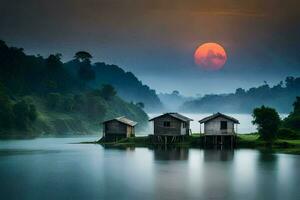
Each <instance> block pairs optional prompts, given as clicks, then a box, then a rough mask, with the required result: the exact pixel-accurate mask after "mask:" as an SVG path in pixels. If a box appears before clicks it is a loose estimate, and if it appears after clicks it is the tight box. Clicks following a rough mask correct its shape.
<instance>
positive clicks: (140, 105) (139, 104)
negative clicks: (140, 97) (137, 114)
mask: <svg viewBox="0 0 300 200" xmlns="http://www.w3.org/2000/svg"><path fill="white" fill-rule="evenodd" d="M135 105H137V106H138V107H140V108H142V109H144V108H145V104H144V103H143V102H138V103H136V104H135Z"/></svg>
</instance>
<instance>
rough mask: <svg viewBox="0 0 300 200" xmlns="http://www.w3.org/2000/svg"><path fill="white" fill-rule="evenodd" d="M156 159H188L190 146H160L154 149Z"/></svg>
mask: <svg viewBox="0 0 300 200" xmlns="http://www.w3.org/2000/svg"><path fill="white" fill-rule="evenodd" d="M153 151H154V159H155V160H187V159H188V157H189V149H188V148H179V147H168V146H159V147H156V148H154V149H153Z"/></svg>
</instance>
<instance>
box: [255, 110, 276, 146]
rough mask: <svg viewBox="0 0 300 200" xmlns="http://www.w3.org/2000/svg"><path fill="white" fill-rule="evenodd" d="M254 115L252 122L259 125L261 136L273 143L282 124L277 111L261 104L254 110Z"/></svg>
mask: <svg viewBox="0 0 300 200" xmlns="http://www.w3.org/2000/svg"><path fill="white" fill-rule="evenodd" d="M252 116H253V121H252V123H253V124H254V125H257V129H258V133H259V135H260V137H261V138H262V139H263V140H265V141H267V142H269V143H272V142H273V140H274V139H275V138H276V135H277V133H278V129H279V126H280V117H279V114H278V113H277V111H276V110H275V109H273V108H269V107H265V106H261V107H260V108H255V109H254V110H253V114H252Z"/></svg>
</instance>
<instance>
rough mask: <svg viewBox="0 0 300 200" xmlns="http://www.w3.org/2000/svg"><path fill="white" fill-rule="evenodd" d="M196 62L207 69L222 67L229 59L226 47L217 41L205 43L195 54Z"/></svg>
mask: <svg viewBox="0 0 300 200" xmlns="http://www.w3.org/2000/svg"><path fill="white" fill-rule="evenodd" d="M194 59H195V63H196V64H197V65H199V66H200V67H202V68H204V69H207V70H219V69H221V68H222V67H223V66H224V64H225V63H226V60H227V55H226V52H225V49H224V48H223V47H222V46H221V45H219V44H217V43H205V44H202V45H201V46H199V47H198V48H197V49H196V51H195V54H194Z"/></svg>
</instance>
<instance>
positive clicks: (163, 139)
mask: <svg viewBox="0 0 300 200" xmlns="http://www.w3.org/2000/svg"><path fill="white" fill-rule="evenodd" d="M185 137H186V135H149V138H150V141H151V142H152V143H153V144H174V143H179V142H184V139H185Z"/></svg>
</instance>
